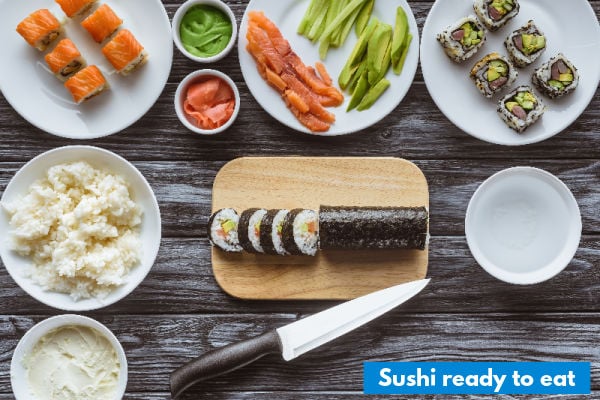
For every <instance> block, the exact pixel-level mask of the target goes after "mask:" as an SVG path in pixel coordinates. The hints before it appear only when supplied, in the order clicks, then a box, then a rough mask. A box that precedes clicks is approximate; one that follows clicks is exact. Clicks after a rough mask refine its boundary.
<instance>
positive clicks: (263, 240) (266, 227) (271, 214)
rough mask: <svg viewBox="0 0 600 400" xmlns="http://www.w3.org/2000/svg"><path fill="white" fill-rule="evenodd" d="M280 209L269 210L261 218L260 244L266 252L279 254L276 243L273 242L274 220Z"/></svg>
mask: <svg viewBox="0 0 600 400" xmlns="http://www.w3.org/2000/svg"><path fill="white" fill-rule="evenodd" d="M278 212H279V210H268V211H267V213H266V214H265V215H264V216H263V217H262V219H261V220H260V245H261V246H262V248H263V250H264V251H265V253H266V254H275V255H277V250H275V245H274V244H273V236H272V232H273V220H274V219H275V216H276V215H277V213H278Z"/></svg>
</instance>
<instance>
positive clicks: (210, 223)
mask: <svg viewBox="0 0 600 400" xmlns="http://www.w3.org/2000/svg"><path fill="white" fill-rule="evenodd" d="M223 210H224V208H221V209H219V210H217V211H215V212H214V213H212V215H211V216H210V218H209V219H208V225H206V235H207V236H208V240H209V241H210V244H212V245H213V246H216V244H215V242H213V237H212V230H211V229H210V228H211V226H212V224H213V222H214V220H215V217H216V216H217V214H219V213H220V212H221V211H223Z"/></svg>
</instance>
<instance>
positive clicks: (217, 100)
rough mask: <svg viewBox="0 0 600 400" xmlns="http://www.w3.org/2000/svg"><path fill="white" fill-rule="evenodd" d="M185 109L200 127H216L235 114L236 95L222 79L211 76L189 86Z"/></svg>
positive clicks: (184, 104) (184, 103)
mask: <svg viewBox="0 0 600 400" xmlns="http://www.w3.org/2000/svg"><path fill="white" fill-rule="evenodd" d="M183 109H184V111H185V113H186V114H187V115H188V116H190V117H191V118H192V119H193V120H194V121H195V122H196V125H198V126H199V127H200V128H202V129H207V130H208V129H216V128H218V127H220V126H221V125H223V124H225V123H226V122H227V121H229V119H230V118H231V116H232V115H233V111H234V109H235V96H234V94H233V90H232V89H231V87H230V86H229V85H228V84H227V83H225V82H223V80H222V79H220V78H210V79H207V80H205V81H202V82H198V83H194V84H192V85H191V86H190V87H189V88H188V90H187V93H186V99H185V101H184V102H183Z"/></svg>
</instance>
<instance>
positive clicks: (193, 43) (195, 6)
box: [172, 0, 238, 63]
mask: <svg viewBox="0 0 600 400" xmlns="http://www.w3.org/2000/svg"><path fill="white" fill-rule="evenodd" d="M172 27H173V29H172V32H173V42H174V43H175V46H177V48H178V49H179V51H181V52H182V53H183V55H185V56H186V57H187V58H189V59H190V60H194V61H197V62H200V63H211V62H215V61H219V60H221V59H222V58H223V57H225V56H226V55H227V54H229V52H230V51H231V49H232V48H233V45H234V44H235V41H236V38H237V29H238V28H237V22H236V19H235V15H234V14H233V11H231V8H229V6H227V4H225V3H223V2H222V1H219V0H188V1H186V2H185V3H183V4H182V5H181V6H180V7H179V9H178V10H177V12H175V16H173V22H172Z"/></svg>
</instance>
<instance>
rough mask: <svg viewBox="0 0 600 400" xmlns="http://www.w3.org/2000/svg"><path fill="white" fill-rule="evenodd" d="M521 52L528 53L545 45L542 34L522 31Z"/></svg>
mask: <svg viewBox="0 0 600 400" xmlns="http://www.w3.org/2000/svg"><path fill="white" fill-rule="evenodd" d="M521 40H522V42H523V53H524V54H525V55H529V54H532V53H535V52H536V51H538V50H541V49H543V48H544V47H546V38H545V37H544V36H542V35H534V34H528V33H524V34H522V35H521Z"/></svg>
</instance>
